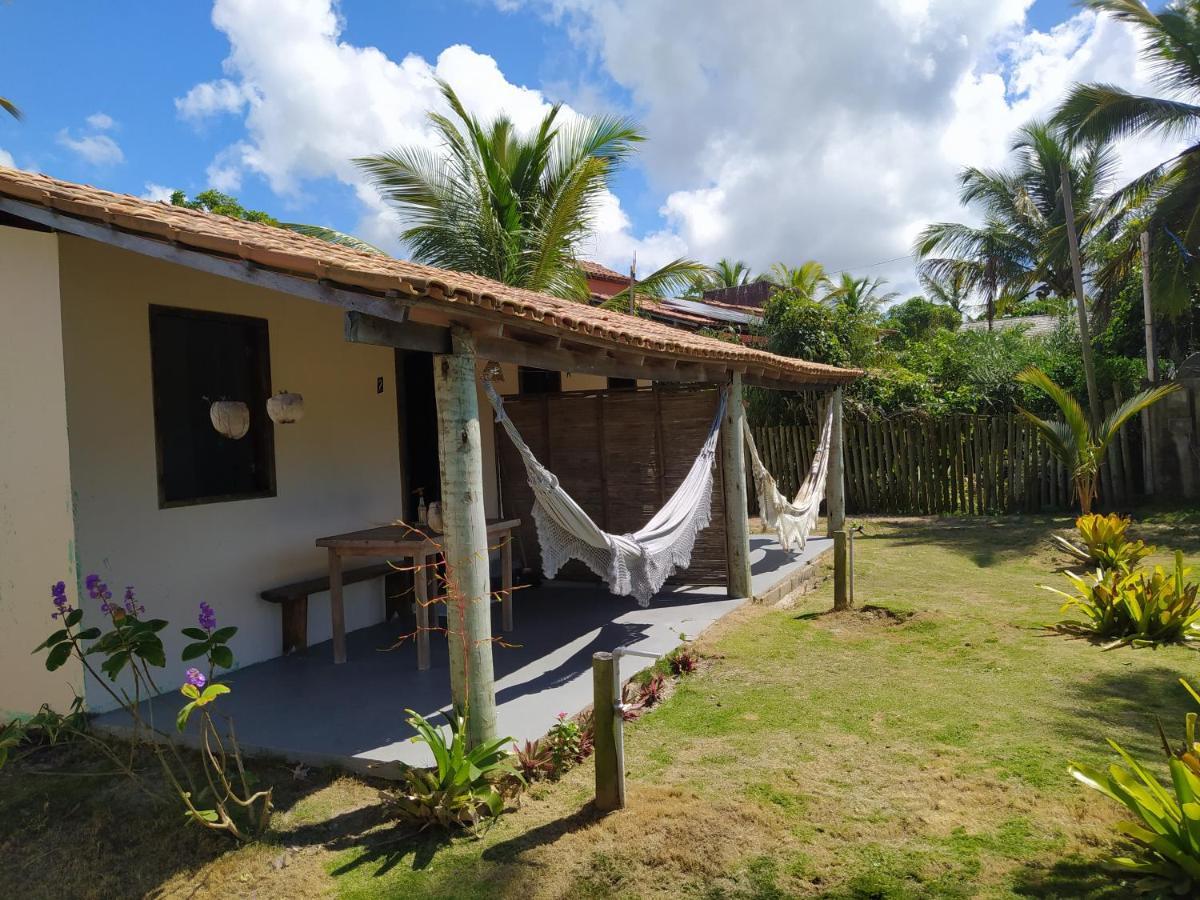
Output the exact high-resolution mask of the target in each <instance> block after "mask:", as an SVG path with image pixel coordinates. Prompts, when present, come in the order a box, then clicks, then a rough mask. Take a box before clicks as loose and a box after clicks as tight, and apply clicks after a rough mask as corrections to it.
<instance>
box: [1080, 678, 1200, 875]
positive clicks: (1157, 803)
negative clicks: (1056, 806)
mask: <svg viewBox="0 0 1200 900" xmlns="http://www.w3.org/2000/svg"><path fill="white" fill-rule="evenodd" d="M1183 686H1184V687H1185V688H1187V689H1188V692H1189V693H1191V695H1192V697H1193V698H1194V699H1196V700H1197V701H1198V702H1200V695H1197V694H1196V692H1195V691H1194V690H1193V689H1192V687H1191V686H1190V685H1189V684H1188V683H1187V682H1186V681H1183ZM1195 731H1196V714H1195V713H1189V714H1188V716H1187V725H1186V739H1185V743H1184V745H1183V746H1182V747H1181V748H1180V749H1178V750H1172V749H1171V746H1170V744H1169V743H1168V741H1167V738H1166V736H1165V735H1163V749H1164V751H1165V752H1166V754H1167V767H1168V769H1169V770H1170V775H1171V783H1170V789H1167V788H1165V787H1164V786H1163V785H1162V783H1161V782H1159V780H1158V779H1157V778H1156V777H1155V776H1154V775H1153V774H1152V773H1150V772H1149V771H1147V770H1146V769H1145V768H1144V767H1143V766H1142V765H1141V764H1139V763H1138V761H1137V760H1135V759H1134V758H1133V757H1132V756H1130V755H1129V754H1128V753H1127V752H1125V750H1124V749H1122V748H1121V747H1120V746H1119V745H1118V744H1117V743H1116V742H1114V741H1111V740H1110V741H1109V742H1108V743H1109V745H1110V746H1111V747H1112V748H1113V749H1114V750H1115V751H1116V752H1117V753H1118V754H1119V755H1120V757H1121V759H1122V760H1123V761H1124V762H1125V765H1120V764H1117V763H1114V764H1113V765H1110V766H1109V767H1108V771H1107V772H1102V771H1100V770H1098V769H1093V768H1091V767H1089V766H1083V765H1079V764H1077V763H1072V764H1071V766H1070V769H1069V771H1070V773H1071V775H1072V776H1074V777H1075V778H1076V779H1077V780H1078V781H1080V782H1081V783H1083V784H1085V785H1087V786H1088V787H1090V788H1092V789H1093V790H1095V791H1099V792H1100V793H1102V794H1104V795H1105V796H1106V797H1109V798H1111V799H1113V800H1116V801H1117V802H1118V803H1121V804H1123V805H1124V806H1125V807H1126V808H1127V809H1128V810H1129V811H1130V812H1132V813H1133V814H1134V815H1135V816H1137V819H1138V821H1136V822H1121V823H1118V825H1117V826H1116V827H1117V830H1118V831H1120V832H1121V833H1122V834H1124V835H1125V836H1126V837H1128V838H1130V839H1131V840H1132V841H1133V842H1134V843H1135V844H1136V845H1137V846H1138V849H1139V855H1140V857H1141V858H1139V859H1131V858H1129V857H1126V856H1119V857H1114V858H1113V859H1112V860H1111V863H1112V865H1113V866H1115V867H1117V868H1118V869H1120V870H1122V871H1125V872H1128V873H1130V874H1132V875H1134V876H1136V877H1137V878H1138V882H1139V884H1138V887H1139V889H1140V890H1141V891H1142V892H1145V893H1150V892H1155V893H1169V894H1174V895H1176V896H1189V897H1194V896H1196V895H1197V894H1198V893H1200V744H1197V743H1196V734H1195ZM1159 732H1160V734H1162V726H1161V724H1160V725H1159ZM1126 766H1128V768H1126Z"/></svg>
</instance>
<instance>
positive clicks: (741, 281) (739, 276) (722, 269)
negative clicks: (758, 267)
mask: <svg viewBox="0 0 1200 900" xmlns="http://www.w3.org/2000/svg"><path fill="white" fill-rule="evenodd" d="M710 271H711V273H712V274H711V276H710V280H709V290H714V289H717V288H731V287H741V286H742V285H745V284H749V283H750V282H752V281H754V280H755V279H754V277H753V274H752V273H751V271H750V267H749V266H747V265H746V264H745V263H744V262H742V261H741V260H740V259H739V260H730V259H719V260H717V264H716V265H715V266H713V267H712V269H711V270H710Z"/></svg>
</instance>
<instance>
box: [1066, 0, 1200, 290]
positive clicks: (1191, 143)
mask: <svg viewBox="0 0 1200 900" xmlns="http://www.w3.org/2000/svg"><path fill="white" fill-rule="evenodd" d="M1081 3H1082V4H1083V5H1085V6H1087V7H1089V8H1091V9H1093V10H1096V11H1097V12H1101V13H1107V14H1109V15H1111V16H1113V17H1114V18H1116V19H1118V20H1120V21H1122V22H1125V23H1127V24H1128V25H1130V26H1132V27H1133V28H1135V29H1136V30H1137V31H1138V32H1140V34H1141V36H1142V38H1143V39H1144V46H1143V50H1142V55H1143V58H1144V59H1145V60H1146V62H1147V63H1149V66H1150V69H1151V71H1152V72H1153V75H1154V80H1155V82H1156V83H1157V85H1158V86H1159V88H1160V89H1161V94H1162V96H1145V95H1140V94H1133V93H1130V92H1129V91H1126V90H1123V89H1122V88H1119V87H1116V86H1115V85H1112V84H1080V85H1076V86H1075V87H1074V88H1072V90H1071V92H1070V93H1069V94H1068V95H1067V97H1066V99H1065V100H1064V101H1063V102H1062V104H1061V106H1060V107H1059V109H1058V111H1057V113H1056V114H1055V119H1054V121H1055V123H1056V124H1057V125H1059V126H1060V127H1062V129H1063V130H1064V131H1065V133H1066V134H1067V135H1069V136H1070V137H1071V138H1073V139H1076V140H1090V141H1111V140H1118V139H1120V138H1125V137H1131V136H1142V135H1156V136H1158V137H1162V138H1166V139H1178V138H1180V137H1183V138H1186V139H1187V141H1188V146H1187V147H1186V148H1185V149H1184V150H1183V151H1182V152H1181V153H1179V154H1177V155H1176V156H1173V157H1171V158H1170V159H1168V160H1166V161H1165V162H1163V163H1161V164H1160V165H1157V166H1155V167H1154V168H1152V169H1150V170H1149V171H1148V172H1146V173H1144V174H1143V175H1141V176H1139V177H1138V178H1136V179H1135V180H1134V181H1133V182H1131V183H1130V184H1129V185H1128V186H1127V187H1126V188H1125V189H1124V190H1123V191H1121V192H1120V194H1119V196H1120V197H1121V198H1122V199H1123V200H1124V201H1125V202H1127V203H1128V202H1138V201H1142V200H1145V201H1147V203H1146V205H1147V208H1148V212H1149V215H1148V217H1147V219H1146V220H1145V221H1143V222H1140V223H1138V226H1137V230H1141V229H1142V228H1145V229H1147V230H1149V231H1150V232H1151V234H1152V235H1154V237H1155V245H1156V252H1155V260H1154V265H1153V266H1152V267H1151V271H1152V275H1153V278H1154V285H1153V291H1152V295H1153V296H1154V298H1155V303H1156V304H1158V305H1159V306H1160V308H1161V309H1162V310H1163V311H1165V312H1168V313H1177V312H1180V311H1182V310H1184V309H1186V308H1187V306H1188V303H1189V300H1190V295H1191V292H1192V290H1193V287H1194V285H1195V278H1196V276H1195V273H1194V272H1193V271H1191V270H1190V269H1189V262H1190V257H1191V251H1189V250H1187V249H1183V248H1187V247H1191V248H1195V247H1196V246H1197V244H1200V214H1198V213H1200V0H1181V2H1177V3H1171V4H1169V5H1167V6H1166V7H1165V8H1164V9H1163V10H1162V11H1161V12H1158V13H1155V12H1151V11H1150V10H1149V9H1148V8H1147V7H1146V6H1145V5H1143V4H1142V3H1141V2H1139V0H1081ZM1168 232H1169V233H1168ZM1173 238H1177V239H1178V241H1179V242H1180V245H1177V244H1176V243H1175V240H1173ZM1126 248H1127V252H1126V253H1125V254H1124V255H1123V256H1122V257H1121V258H1119V259H1118V260H1116V262H1117V263H1125V264H1128V262H1129V261H1130V260H1131V258H1132V257H1133V256H1134V254H1135V253H1136V242H1135V241H1132V240H1130V241H1128V242H1127V244H1126Z"/></svg>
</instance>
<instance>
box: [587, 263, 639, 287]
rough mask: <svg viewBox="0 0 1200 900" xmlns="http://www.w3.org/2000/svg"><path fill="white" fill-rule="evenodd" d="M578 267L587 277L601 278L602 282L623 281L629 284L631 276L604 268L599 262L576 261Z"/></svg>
mask: <svg viewBox="0 0 1200 900" xmlns="http://www.w3.org/2000/svg"><path fill="white" fill-rule="evenodd" d="M576 265H578V266H579V268H580V269H582V270H583V273H584V274H585V275H588V276H590V277H592V278H599V279H601V280H602V281H622V282H625V283H626V284H628V283H629V276H628V275H622V274H621V273H620V272H614V271H613V270H612V269H610V268H608V266H602V265H600V263H598V262H592V261H591V260H590V259H580V260H576Z"/></svg>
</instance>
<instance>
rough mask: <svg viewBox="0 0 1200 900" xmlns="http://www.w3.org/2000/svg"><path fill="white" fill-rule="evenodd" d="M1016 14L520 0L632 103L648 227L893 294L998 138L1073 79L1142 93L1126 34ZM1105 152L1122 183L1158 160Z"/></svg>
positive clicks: (1157, 150) (1133, 150)
mask: <svg viewBox="0 0 1200 900" xmlns="http://www.w3.org/2000/svg"><path fill="white" fill-rule="evenodd" d="M508 2H509V3H510V4H511V0H508ZM1030 4H1031V0H905V2H902V3H897V2H893V0H861V2H857V3H850V4H843V5H842V6H840V7H838V9H837V12H836V14H830V13H828V12H825V13H821V12H817V11H815V10H814V9H813V7H812V6H811V5H809V4H804V3H796V2H794V0H747V2H743V3H729V2H727V0H693V2H691V3H690V4H689V5H688V13H687V15H686V16H681V15H679V7H678V4H677V3H674V2H671V0H636V2H635V0H526V3H525V5H526V6H527V7H531V8H534V9H540V10H543V11H546V12H548V13H549V14H550V15H552V16H553V17H556V18H557V19H558V20H559V21H561V22H562V23H563V24H564V25H565V26H566V27H567V30H568V33H569V34H571V35H572V36H573V37H574V39H575V40H576V41H578V42H579V43H580V44H581V47H580V50H581V51H582V52H584V53H590V54H594V56H595V58H596V59H598V60H599V63H600V65H602V66H603V67H604V68H605V69H606V70H607V72H608V74H609V75H610V76H611V77H612V78H613V79H615V80H616V81H618V82H619V83H620V84H621V85H623V86H624V87H625V88H626V89H627V90H628V91H629V92H630V94H631V95H632V97H633V99H634V104H635V106H636V109H637V114H638V116H639V118H640V120H641V122H642V124H643V126H644V127H645V129H646V131H647V132H648V134H649V137H650V140H649V141H648V142H647V144H646V145H645V149H644V151H643V153H642V159H643V162H644V165H645V167H646V172H647V176H648V179H649V182H650V184H651V186H652V188H653V189H655V190H657V191H659V192H661V194H662V195H663V196H665V198H666V199H665V201H664V203H663V210H662V211H663V215H664V217H665V220H666V224H667V228H668V231H667V232H666V233H669V234H672V235H674V236H677V237H678V238H679V239H680V241H681V243H682V244H683V245H686V247H687V249H688V251H689V252H690V253H691V254H692V255H695V256H698V257H699V258H702V259H706V260H712V259H715V258H718V257H721V256H730V257H734V258H742V259H745V260H746V261H747V262H749V263H750V264H751V265H753V266H754V267H755V268H757V269H763V268H766V267H767V266H769V265H770V264H771V263H773V262H775V261H777V260H784V261H787V262H791V263H798V262H800V261H802V260H804V259H808V258H815V259H819V260H821V261H822V262H824V263H826V264H827V265H828V266H829V267H831V268H834V269H837V268H841V267H848V268H850V267H853V268H858V269H859V270H860V271H862V272H863V273H864V274H865V273H869V274H873V275H885V276H887V277H889V278H891V279H892V280H893V281H894V282H895V283H896V284H897V286H899V287H903V288H907V287H912V286H914V281H915V279H914V276H913V263H912V260H911V259H908V258H904V257H906V256H907V254H908V253H909V251H910V248H911V244H912V240H913V238H914V236H915V234H916V233H917V231H919V230H920V228H921V227H923V226H924V225H925V224H927V223H929V222H931V221H938V220H943V219H958V218H961V217H962V216H964V215H966V213H965V212H964V211H963V210H962V209H961V207H960V206H959V205H958V202H957V191H956V182H955V175H956V173H957V172H958V170H959V169H960V168H961V167H962V166H964V165H981V166H997V165H1003V164H1004V162H1005V157H1006V156H1007V152H1008V147H1009V144H1010V142H1011V138H1012V135H1013V133H1014V131H1015V130H1016V129H1017V128H1019V127H1020V126H1021V125H1022V124H1024V123H1025V122H1026V121H1028V120H1029V119H1030V118H1032V117H1038V116H1041V117H1044V116H1047V115H1048V114H1049V113H1050V112H1051V110H1052V109H1053V107H1054V106H1055V105H1056V104H1057V102H1058V101H1059V100H1060V99H1061V98H1062V96H1063V95H1064V93H1065V92H1066V90H1067V89H1068V88H1069V86H1070V85H1071V83H1072V82H1074V81H1086V80H1103V81H1111V82H1115V83H1118V84H1122V85H1125V86H1128V87H1131V88H1134V89H1147V87H1148V83H1149V79H1148V77H1147V73H1146V71H1145V68H1144V64H1143V63H1141V62H1140V61H1139V60H1138V55H1137V49H1138V48H1137V45H1136V42H1135V39H1134V36H1133V34H1132V33H1131V31H1130V30H1129V29H1128V27H1126V26H1123V25H1120V24H1118V23H1116V22H1114V21H1112V20H1111V19H1107V18H1100V19H1097V17H1096V16H1095V15H1094V14H1092V13H1090V12H1083V13H1079V14H1077V15H1075V16H1073V17H1072V18H1071V19H1069V20H1068V21H1067V22H1065V23H1063V24H1062V25H1060V26H1058V27H1056V28H1054V29H1052V30H1051V31H1050V32H1048V33H1044V32H1037V31H1032V30H1030V29H1029V28H1028V27H1027V24H1026V19H1025V14H1026V11H1027V9H1028V7H1029V6H1030ZM663 35H670V39H669V40H665V39H664V38H663ZM1123 151H1124V152H1123V160H1124V165H1123V167H1122V175H1128V174H1134V173H1135V172H1137V171H1141V170H1142V169H1143V168H1145V167H1147V166H1148V165H1149V164H1150V163H1152V162H1155V161H1157V160H1160V159H1162V158H1163V154H1164V152H1165V151H1164V148H1163V147H1162V146H1160V145H1157V144H1154V143H1140V144H1138V145H1135V146H1127V147H1124V148H1123ZM661 234H663V232H660V235H661ZM895 257H902V258H901V259H899V260H894V261H893V262H890V263H888V264H886V265H881V266H875V267H873V268H870V269H867V268H866V267H867V266H869V265H871V264H872V263H877V262H880V261H883V260H893V259H894V258H895Z"/></svg>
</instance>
